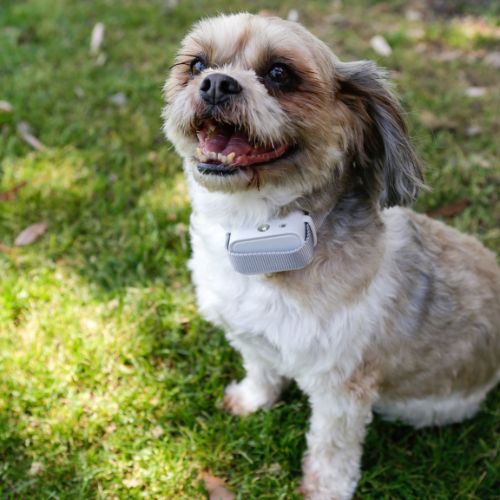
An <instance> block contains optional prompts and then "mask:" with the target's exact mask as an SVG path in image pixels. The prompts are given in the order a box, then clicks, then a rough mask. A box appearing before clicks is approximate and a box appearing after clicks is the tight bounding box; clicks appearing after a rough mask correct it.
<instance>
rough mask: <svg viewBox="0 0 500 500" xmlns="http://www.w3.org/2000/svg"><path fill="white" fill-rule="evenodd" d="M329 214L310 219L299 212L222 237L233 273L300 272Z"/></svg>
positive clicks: (308, 262)
mask: <svg viewBox="0 0 500 500" xmlns="http://www.w3.org/2000/svg"><path fill="white" fill-rule="evenodd" d="M328 214H329V212H326V213H323V214H320V215H318V216H312V217H311V216H310V215H308V214H307V213H305V212H302V211H295V212H291V213H290V214H288V215H287V216H285V217H280V218H275V219H271V220H270V221H268V222H267V223H265V224H260V225H259V226H253V227H246V228H240V229H237V230H233V231H231V232H228V233H227V234H226V250H227V252H228V256H229V260H230V262H231V264H232V266H233V268H234V270H235V271H237V272H239V273H241V274H265V273H277V272H282V271H293V270H296V269H302V268H304V267H306V266H307V265H308V264H310V263H311V261H312V259H313V256H314V247H315V246H316V243H317V237H316V233H317V230H318V229H319V228H320V227H321V225H322V224H323V222H324V221H325V219H326V217H327V216H328Z"/></svg>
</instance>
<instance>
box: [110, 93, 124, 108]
mask: <svg viewBox="0 0 500 500" xmlns="http://www.w3.org/2000/svg"><path fill="white" fill-rule="evenodd" d="M109 102H110V103H111V104H114V105H115V106H118V107H120V108H122V107H123V106H125V105H126V104H127V96H126V95H125V94H124V93H123V92H118V93H116V94H113V95H112V96H110V98H109Z"/></svg>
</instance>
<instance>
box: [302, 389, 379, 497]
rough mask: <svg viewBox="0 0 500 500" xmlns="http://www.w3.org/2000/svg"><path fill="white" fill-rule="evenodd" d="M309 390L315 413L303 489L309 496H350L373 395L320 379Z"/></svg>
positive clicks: (309, 436) (370, 414) (309, 435)
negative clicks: (364, 395) (333, 385)
mask: <svg viewBox="0 0 500 500" xmlns="http://www.w3.org/2000/svg"><path fill="white" fill-rule="evenodd" d="M309 382H310V381H309ZM299 385H300V383H299ZM308 385H309V386H310V385H311V384H310V383H309V384H308ZM307 392H308V393H309V398H310V403H311V407H312V415H311V422H310V429H309V432H308V434H307V451H306V453H305V455H304V459H303V464H302V466H303V473H304V477H303V482H302V492H303V493H304V496H305V498H306V499H308V500H345V499H350V498H351V497H352V495H353V493H354V490H355V489H356V484H357V482H358V479H359V476H360V462H361V453H362V444H363V440H364V437H365V433H366V426H367V425H368V424H369V423H370V421H371V419H372V409H371V406H372V400H371V397H367V398H364V397H362V395H361V397H360V393H359V392H358V391H352V390H350V389H349V388H347V387H334V388H332V387H331V386H329V384H321V383H320V384H318V385H317V387H315V388H314V390H313V391H312V392H311V391H310V390H309V391H307Z"/></svg>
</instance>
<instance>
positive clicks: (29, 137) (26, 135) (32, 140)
mask: <svg viewBox="0 0 500 500" xmlns="http://www.w3.org/2000/svg"><path fill="white" fill-rule="evenodd" d="M17 133H18V134H19V136H20V137H21V139H22V140H23V141H24V142H26V143H27V144H29V145H30V146H31V147H32V148H33V149H36V150H37V151H44V150H46V149H47V148H46V147H45V145H44V144H42V143H41V142H40V141H39V140H38V139H37V138H36V137H35V136H34V135H33V134H32V133H31V127H30V126H29V125H28V124H27V123H26V122H19V123H18V124H17Z"/></svg>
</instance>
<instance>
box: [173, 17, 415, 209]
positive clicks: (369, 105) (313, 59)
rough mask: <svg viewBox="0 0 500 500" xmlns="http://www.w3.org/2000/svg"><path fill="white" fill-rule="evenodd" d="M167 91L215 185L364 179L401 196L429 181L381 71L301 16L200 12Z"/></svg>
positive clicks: (205, 180) (206, 180)
mask: <svg viewBox="0 0 500 500" xmlns="http://www.w3.org/2000/svg"><path fill="white" fill-rule="evenodd" d="M165 95H166V99H167V106H166V108H165V112H164V116H165V119H166V122H165V130H166V132H167V135H168V137H169V138H170V140H171V141H172V142H173V143H174V144H175V146H176V148H177V150H178V152H179V153H180V154H181V155H182V156H183V157H185V158H186V159H187V160H188V161H187V162H186V165H187V168H188V169H190V171H191V173H192V175H193V177H194V179H195V180H196V181H197V182H198V183H200V184H202V185H203V186H205V187H206V188H208V189H209V190H218V191H232V192H234V191H240V190H251V189H259V188H261V187H263V186H267V187H272V186H285V187H290V188H293V189H294V191H295V192H298V193H300V194H304V195H306V194H308V193H311V192H313V191H315V190H321V189H325V188H326V187H327V186H329V187H330V186H331V187H332V188H333V189H334V190H336V191H337V192H339V193H340V192H342V191H343V190H345V189H346V186H348V187H353V186H354V185H357V186H362V187H363V188H364V190H365V191H366V193H367V194H368V195H369V196H370V197H371V198H372V199H375V198H377V199H379V200H380V202H381V203H382V205H394V204H405V203H408V202H409V201H411V200H412V199H413V198H414V197H415V195H416V193H417V191H418V189H419V187H420V186H421V185H422V174H421V170H420V166H419V163H418V160H417V158H416V157H415V154H414V153H413V150H412V148H411V145H410V142H409V139H408V135H407V131H406V126H405V123H404V120H403V118H402V114H401V110H400V108H399V105H398V102H397V100H396V99H395V98H394V96H393V95H392V93H391V91H390V89H389V87H388V85H387V83H386V81H385V79H384V74H383V73H382V72H381V71H380V70H379V69H378V68H377V67H376V66H375V64H373V63H371V62H366V61H361V62H352V63H342V62H340V61H339V60H338V59H337V58H336V57H335V56H334V55H333V54H332V52H331V51H330V50H329V49H328V47H327V46H326V45H325V44H324V43H322V42H321V41H320V40H318V39H317V38H316V37H314V36H313V35H312V34H311V33H309V32H308V31H307V30H305V29H304V28H303V27H302V26H300V25H299V24H297V23H292V22H288V21H284V20H282V19H278V18H270V17H261V16H253V15H250V14H237V15H231V16H219V17H217V18H213V19H208V20H204V21H201V22H199V23H198V24H197V25H196V26H195V27H194V29H193V30H192V32H191V33H190V34H189V35H188V36H187V37H186V38H185V39H184V41H183V42H182V46H181V49H180V51H179V53H178V55H177V58H176V61H175V64H174V65H173V68H172V72H171V74H170V77H169V79H168V80H167V83H166V85H165Z"/></svg>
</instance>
